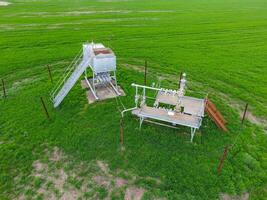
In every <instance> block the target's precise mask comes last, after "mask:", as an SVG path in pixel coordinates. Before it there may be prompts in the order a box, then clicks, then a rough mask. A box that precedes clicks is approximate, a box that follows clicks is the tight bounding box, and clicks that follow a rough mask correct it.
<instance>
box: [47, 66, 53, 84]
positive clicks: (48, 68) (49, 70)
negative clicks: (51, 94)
mask: <svg viewBox="0 0 267 200" xmlns="http://www.w3.org/2000/svg"><path fill="white" fill-rule="evenodd" d="M47 70H48V74H49V77H50V80H51V83H53V78H52V73H51V69H50V65H47Z"/></svg>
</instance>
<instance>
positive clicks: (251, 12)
mask: <svg viewBox="0 0 267 200" xmlns="http://www.w3.org/2000/svg"><path fill="white" fill-rule="evenodd" d="M9 2H11V4H10V5H8V6H0V78H3V79H4V80H5V83H6V87H7V94H8V97H7V98H6V99H4V98H3V96H1V99H0V199H49V198H50V199H53V198H52V197H51V195H52V196H54V197H55V198H56V199H60V198H61V199H62V198H63V197H64V195H67V196H69V197H70V198H71V197H72V198H73V199H77V198H80V199H104V198H108V199H123V198H124V197H125V193H127V190H128V189H129V188H131V187H134V188H141V189H142V191H143V192H144V194H143V199H156V198H163V199H219V198H222V199H223V198H224V197H225V196H222V194H224V195H226V194H228V195H231V196H232V197H233V196H235V195H236V196H242V195H243V196H244V194H249V198H250V199H266V198H267V173H266V170H267V136H266V130H264V129H266V123H267V117H266V116H267V87H266V86H267V67H266V63H267V56H266V54H267V43H266V41H267V4H266V1H265V0H191V1H185V0H153V1H151V0H90V1H89V0H88V1H85V0H75V1H68V0H12V1H11V0H10V1H9ZM0 5H1V4H0ZM86 41H95V42H101V43H104V44H105V45H106V46H110V47H112V49H113V50H114V52H115V53H116V56H117V61H118V74H117V75H118V81H119V84H120V85H121V86H122V87H123V88H124V90H125V92H126V94H127V96H125V97H121V101H122V102H123V104H124V105H125V106H126V107H131V106H132V105H133V104H134V102H133V101H134V100H133V98H134V90H133V88H131V86H130V84H131V83H133V82H135V83H140V84H142V83H143V76H144V75H143V72H142V70H143V66H144V62H145V60H147V61H148V63H149V73H148V74H149V75H148V81H149V84H152V82H156V83H157V82H159V81H161V85H162V86H163V87H165V88H176V87H177V82H178V78H179V74H180V72H181V71H184V72H186V73H187V74H188V89H187V94H189V95H192V96H195V97H201V98H204V97H205V95H206V94H207V93H209V97H210V99H211V100H212V101H213V102H214V103H215V104H216V106H217V107H218V108H219V109H220V111H221V112H222V113H223V115H224V116H225V118H226V119H227V121H228V122H229V123H228V128H229V133H228V134H224V133H222V132H221V131H220V130H219V129H218V128H217V127H216V126H215V125H214V124H213V122H212V121H211V120H210V119H209V118H208V117H206V118H205V119H204V121H203V126H202V127H201V129H200V130H199V131H198V132H197V135H196V137H195V140H194V143H193V144H191V143H190V142H188V141H189V134H188V133H189V130H188V129H186V128H182V127H181V128H180V129H179V130H173V129H166V128H163V127H160V126H156V125H151V124H144V125H143V127H142V130H141V131H139V129H138V126H139V122H138V121H137V119H136V118H134V117H133V116H131V115H130V114H127V116H126V117H125V119H124V131H125V151H124V152H121V151H120V145H119V134H120V127H119V121H120V114H119V111H118V104H117V102H116V100H115V99H110V100H107V101H103V102H98V103H95V104H92V105H88V103H87V100H86V96H85V90H83V89H81V86H80V84H79V83H77V84H76V85H75V87H74V88H73V89H72V90H71V92H70V93H69V95H68V96H67V97H66V99H65V100H64V101H63V103H62V105H61V106H60V108H58V109H54V108H53V106H52V104H51V102H50V101H49V92H50V90H51V89H52V87H53V85H54V84H55V82H56V81H57V80H58V79H59V78H60V75H61V73H62V72H63V70H64V68H65V67H66V66H67V65H68V63H69V62H70V61H71V60H72V59H73V58H74V57H75V56H76V54H77V53H78V52H79V50H80V48H81V45H82V43H84V42H86ZM48 64H49V65H51V70H52V74H53V79H54V84H53V83H51V82H50V80H49V76H48V72H47V68H46V66H47V65H48ZM1 95H2V91H1ZM40 96H42V97H44V99H45V101H46V104H47V106H48V110H49V113H50V115H51V119H50V120H47V119H46V117H45V114H44V111H43V109H42V105H41V102H40ZM246 103H249V112H250V113H249V114H250V117H251V119H254V120H252V121H254V122H255V123H257V124H255V123H252V122H250V121H249V120H247V121H245V123H244V125H243V126H242V125H241V123H240V112H241V113H242V109H244V107H245V104H246ZM120 109H122V108H121V107H120ZM228 144H232V145H233V147H232V148H231V150H230V152H229V155H228V157H227V159H226V161H225V163H224V166H223V170H222V173H221V175H218V174H217V165H218V163H219V161H220V157H221V156H222V154H223V151H224V147H225V146H226V145H228ZM55 148H56V149H59V150H58V151H56V154H60V156H59V155H58V157H59V158H57V159H51V157H53V152H54V151H55ZM51 152H52V154H51ZM58 152H60V153H58ZM54 153H55V152H54ZM56 157H57V156H56ZM99 161H102V162H104V163H105V164H106V165H107V166H108V172H105V169H104V170H103V169H102V171H101V166H102V165H101V164H99ZM36 163H37V164H36ZM38 163H39V165H38ZM40 163H42V164H40ZM97 163H98V164H97ZM102 164H103V163H102ZM36 166H39V168H40V166H41V168H42V170H40V169H39V168H38V167H36ZM44 166H46V167H44ZM99 167H100V168H99ZM38 170H40V174H41V175H40V174H38V173H39V171H38ZM37 172H38V173H37ZM59 172H60V173H59ZM62 173H63V174H65V175H66V174H67V175H66V176H65V175H64V176H63V177H67V178H65V179H64V180H63V183H64V184H62V183H58V182H56V181H55V180H56V179H57V178H58V179H57V180H59V179H60V177H61V178H62V176H61V175H62ZM60 174H61V175H60ZM96 174H100V175H99V176H101V178H102V179H107V180H106V182H108V183H109V186H107V185H105V184H102V182H101V183H99V184H97V183H95V182H97V181H94V180H95V176H96ZM103 177H104V178H103ZM114 177H115V178H114ZM116 177H117V178H123V179H125V180H127V184H124V185H123V186H122V187H117V186H116V183H115V182H116V181H114V180H116ZM54 178H55V180H54ZM97 180H98V179H97ZM106 182H105V183H106ZM59 186H60V187H59ZM74 193H75V194H76V196H75V195H74ZM49 194H50V197H49Z"/></svg>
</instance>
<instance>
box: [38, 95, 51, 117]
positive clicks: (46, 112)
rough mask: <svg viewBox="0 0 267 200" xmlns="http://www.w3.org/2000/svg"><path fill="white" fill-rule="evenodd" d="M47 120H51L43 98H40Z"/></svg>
mask: <svg viewBox="0 0 267 200" xmlns="http://www.w3.org/2000/svg"><path fill="white" fill-rule="evenodd" d="M40 99H41V102H42V105H43V108H44V111H45V114H46V117H47V119H50V116H49V113H48V111H47V108H46V105H45V102H44V100H43V97H40Z"/></svg>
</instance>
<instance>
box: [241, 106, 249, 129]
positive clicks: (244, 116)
mask: <svg viewBox="0 0 267 200" xmlns="http://www.w3.org/2000/svg"><path fill="white" fill-rule="evenodd" d="M247 110H248V103H247V104H246V106H245V110H244V114H243V117H242V124H243V123H244V121H245V119H246V115H247Z"/></svg>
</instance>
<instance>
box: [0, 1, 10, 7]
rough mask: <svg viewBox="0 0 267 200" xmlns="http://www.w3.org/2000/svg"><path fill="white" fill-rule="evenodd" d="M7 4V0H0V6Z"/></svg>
mask: <svg viewBox="0 0 267 200" xmlns="http://www.w3.org/2000/svg"><path fill="white" fill-rule="evenodd" d="M9 4H10V3H9V2H7V1H0V6H8V5H9Z"/></svg>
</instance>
